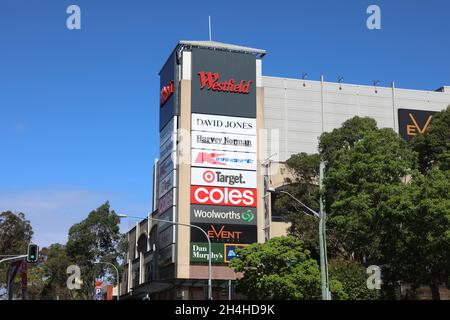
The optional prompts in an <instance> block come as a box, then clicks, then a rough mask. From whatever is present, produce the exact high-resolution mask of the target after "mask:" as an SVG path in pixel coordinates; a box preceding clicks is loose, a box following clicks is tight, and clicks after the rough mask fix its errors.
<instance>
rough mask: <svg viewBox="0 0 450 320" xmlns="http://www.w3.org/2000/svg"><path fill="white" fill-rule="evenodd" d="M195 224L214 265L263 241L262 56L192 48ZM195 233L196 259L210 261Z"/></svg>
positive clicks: (192, 211) (192, 171) (196, 231)
mask: <svg viewBox="0 0 450 320" xmlns="http://www.w3.org/2000/svg"><path fill="white" fill-rule="evenodd" d="M191 110H192V114H191V148H192V150H191V212H190V213H191V216H190V217H191V223H194V224H195V225H197V226H198V227H200V228H201V229H203V230H204V231H205V232H206V233H207V235H208V237H209V239H210V240H211V242H213V248H212V250H213V252H212V259H213V263H216V264H224V263H228V262H229V261H230V259H232V258H233V257H235V256H236V253H235V251H236V248H241V247H243V246H245V245H247V244H249V243H253V242H256V241H257V227H256V222H257V217H256V213H257V210H256V205H257V189H256V188H257V176H256V165H257V159H256V155H257V132H256V58H255V56H253V55H251V54H244V53H232V52H224V51H219V50H214V51H213V50H206V49H192V88H191ZM207 248H208V245H207V241H206V239H205V235H204V234H203V233H202V232H201V231H199V230H198V229H193V230H192V231H191V254H190V256H191V263H206V262H207V261H208V259H207V257H208V252H207Z"/></svg>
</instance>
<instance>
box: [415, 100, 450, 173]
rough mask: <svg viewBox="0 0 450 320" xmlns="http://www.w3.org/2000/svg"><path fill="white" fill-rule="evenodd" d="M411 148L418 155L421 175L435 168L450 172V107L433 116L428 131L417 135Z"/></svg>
mask: <svg viewBox="0 0 450 320" xmlns="http://www.w3.org/2000/svg"><path fill="white" fill-rule="evenodd" d="M412 146H413V148H414V150H415V151H416V152H417V153H418V154H419V158H418V163H419V168H420V171H421V172H422V173H427V172H428V171H429V170H430V169H431V168H433V167H436V166H437V167H439V169H441V170H450V106H448V107H447V109H446V110H444V111H441V112H438V113H437V114H436V115H435V116H434V118H433V120H432V121H431V124H430V127H429V129H428V130H427V131H426V132H425V133H424V134H419V135H417V136H416V137H415V138H414V139H413V141H412Z"/></svg>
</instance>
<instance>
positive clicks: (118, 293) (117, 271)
mask: <svg viewBox="0 0 450 320" xmlns="http://www.w3.org/2000/svg"><path fill="white" fill-rule="evenodd" d="M100 263H103V264H106V265H109V266H112V267H113V268H114V269H116V275H117V300H120V279H119V269H117V267H116V266H115V265H114V264H113V263H111V262H104V261H98V262H94V264H100Z"/></svg>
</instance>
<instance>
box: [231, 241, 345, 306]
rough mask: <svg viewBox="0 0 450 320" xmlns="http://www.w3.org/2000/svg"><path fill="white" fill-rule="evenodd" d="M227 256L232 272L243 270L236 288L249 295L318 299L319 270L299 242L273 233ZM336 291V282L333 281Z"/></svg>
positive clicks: (259, 297)
mask: <svg viewBox="0 0 450 320" xmlns="http://www.w3.org/2000/svg"><path fill="white" fill-rule="evenodd" d="M237 254H238V255H239V257H237V258H235V259H233V260H231V262H230V267H231V268H233V269H234V271H235V272H243V277H242V278H240V279H238V280H237V284H236V289H237V291H238V292H239V293H241V294H243V295H244V296H245V297H247V298H249V299H296V300H310V299H319V298H320V296H321V291H320V290H321V289H320V272H319V267H318V265H317V261H316V260H314V259H312V258H311V256H310V253H309V251H308V250H305V249H304V246H303V242H302V241H300V240H298V239H296V238H295V237H292V236H290V237H277V238H273V239H270V240H269V241H268V242H266V243H264V244H260V243H254V244H251V245H249V246H246V247H244V248H242V249H238V250H237ZM335 284H336V288H337V289H338V292H337V293H336V294H338V295H340V294H341V291H340V284H339V283H335Z"/></svg>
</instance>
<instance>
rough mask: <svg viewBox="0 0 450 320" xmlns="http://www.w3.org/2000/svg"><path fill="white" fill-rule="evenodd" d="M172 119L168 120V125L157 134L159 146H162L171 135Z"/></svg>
mask: <svg viewBox="0 0 450 320" xmlns="http://www.w3.org/2000/svg"><path fill="white" fill-rule="evenodd" d="M173 124H174V119H172V120H170V121H169V123H168V124H166V126H165V127H164V128H163V129H162V130H161V132H160V133H159V145H160V146H161V145H163V143H164V142H166V141H167V139H169V137H171V136H172V135H173V132H174V125H173Z"/></svg>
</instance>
